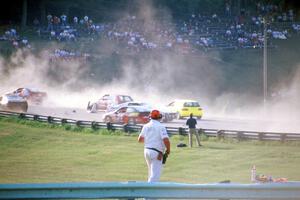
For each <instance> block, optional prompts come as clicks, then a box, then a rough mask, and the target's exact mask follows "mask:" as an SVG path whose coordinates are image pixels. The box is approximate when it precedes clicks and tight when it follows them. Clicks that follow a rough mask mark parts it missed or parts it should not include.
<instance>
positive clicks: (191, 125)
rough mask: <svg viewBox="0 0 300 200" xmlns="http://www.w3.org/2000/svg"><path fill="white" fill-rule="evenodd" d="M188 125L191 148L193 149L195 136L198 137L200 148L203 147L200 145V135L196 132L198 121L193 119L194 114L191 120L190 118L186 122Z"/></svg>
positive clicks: (191, 115)
mask: <svg viewBox="0 0 300 200" xmlns="http://www.w3.org/2000/svg"><path fill="white" fill-rule="evenodd" d="M186 125H187V126H188V127H189V146H190V147H193V135H195V136H196V140H197V143H198V146H199V147H200V146H202V145H201V144H200V136H199V133H198V132H197V130H196V125H197V120H196V119H195V118H193V113H191V114H190V118H188V120H187V121H186Z"/></svg>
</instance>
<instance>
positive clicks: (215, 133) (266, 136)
mask: <svg viewBox="0 0 300 200" xmlns="http://www.w3.org/2000/svg"><path fill="white" fill-rule="evenodd" d="M12 116H14V117H18V118H21V119H27V120H34V121H40V122H48V123H52V124H60V125H64V124H69V125H74V126H78V127H85V128H92V129H108V130H122V131H125V132H139V131H140V130H141V128H142V125H138V124H112V123H105V122H97V121H85V120H74V119H66V118H60V117H53V116H43V115H34V114H29V113H16V112H8V111H0V117H12ZM167 131H168V134H170V135H172V134H179V135H186V134H187V133H188V129H187V128H183V127H179V128H178V127H167ZM198 131H199V133H200V134H204V135H206V136H208V137H217V138H219V139H221V138H236V139H238V140H260V141H267V140H272V141H281V142H285V141H297V140H300V133H280V132H257V131H241V130H220V129H201V128H200V129H198Z"/></svg>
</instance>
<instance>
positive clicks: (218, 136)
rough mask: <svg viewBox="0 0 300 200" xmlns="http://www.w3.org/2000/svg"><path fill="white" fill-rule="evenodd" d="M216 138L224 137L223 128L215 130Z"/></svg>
mask: <svg viewBox="0 0 300 200" xmlns="http://www.w3.org/2000/svg"><path fill="white" fill-rule="evenodd" d="M217 138H218V139H219V140H220V139H224V138H225V133H224V131H223V130H218V132H217Z"/></svg>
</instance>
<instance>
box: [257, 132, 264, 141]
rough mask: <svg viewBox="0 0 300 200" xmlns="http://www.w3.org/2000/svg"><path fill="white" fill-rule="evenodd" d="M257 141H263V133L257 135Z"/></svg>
mask: <svg viewBox="0 0 300 200" xmlns="http://www.w3.org/2000/svg"><path fill="white" fill-rule="evenodd" d="M258 140H259V141H263V140H264V133H258Z"/></svg>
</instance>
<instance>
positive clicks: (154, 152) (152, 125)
mask: <svg viewBox="0 0 300 200" xmlns="http://www.w3.org/2000/svg"><path fill="white" fill-rule="evenodd" d="M161 117H162V115H161V114H160V112H159V111H158V110H152V111H151V113H150V118H151V120H150V121H149V122H148V123H147V124H145V125H144V126H143V128H142V131H141V133H140V134H139V137H138V142H140V143H144V146H145V149H144V157H145V160H146V163H147V166H148V182H158V181H159V179H160V176H161V172H162V168H163V157H164V155H169V154H170V148H171V144H170V140H169V136H168V133H167V129H166V127H165V126H163V125H162V124H161V123H160V122H159V119H161ZM163 152H165V153H163Z"/></svg>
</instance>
